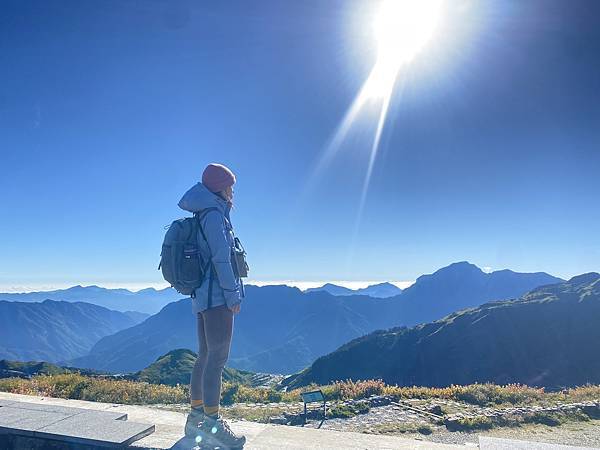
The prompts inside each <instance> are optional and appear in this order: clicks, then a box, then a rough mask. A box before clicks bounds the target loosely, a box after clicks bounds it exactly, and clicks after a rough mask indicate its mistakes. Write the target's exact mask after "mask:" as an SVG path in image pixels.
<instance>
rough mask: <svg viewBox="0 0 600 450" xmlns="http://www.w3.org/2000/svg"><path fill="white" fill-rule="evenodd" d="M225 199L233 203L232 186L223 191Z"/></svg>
mask: <svg viewBox="0 0 600 450" xmlns="http://www.w3.org/2000/svg"><path fill="white" fill-rule="evenodd" d="M224 192H225V198H226V199H227V200H229V201H230V202H231V201H233V186H229V187H228V188H227V189H225V191H224Z"/></svg>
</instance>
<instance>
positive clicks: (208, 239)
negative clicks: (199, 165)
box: [179, 164, 246, 448]
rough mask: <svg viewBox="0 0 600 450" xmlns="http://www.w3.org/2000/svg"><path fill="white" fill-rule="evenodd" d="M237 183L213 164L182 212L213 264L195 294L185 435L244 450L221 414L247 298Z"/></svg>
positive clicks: (228, 172)
mask: <svg viewBox="0 0 600 450" xmlns="http://www.w3.org/2000/svg"><path fill="white" fill-rule="evenodd" d="M235 181H236V179H235V175H234V174H233V172H232V171H231V170H230V169H228V168H227V167H225V166H223V165H221V164H209V165H208V166H206V168H205V169H204V173H203V174H202V182H201V183H197V184H196V185H194V186H193V187H192V188H191V189H189V190H188V191H187V192H186V193H185V195H184V196H183V197H182V198H181V200H180V201H179V207H180V208H182V209H184V210H186V211H190V212H193V213H195V214H196V215H197V216H198V217H199V220H200V226H201V233H199V236H198V246H199V249H200V252H201V254H202V258H203V261H211V264H210V270H207V271H206V274H205V276H204V280H203V282H202V284H201V286H200V287H198V288H197V289H195V291H194V295H192V310H193V313H194V314H195V315H196V320H197V329H198V345H199V352H198V358H197V359H196V363H195V365H194V369H193V371H192V376H191V380H190V397H191V403H192V410H191V412H190V414H189V415H188V419H187V422H186V425H185V434H186V436H188V437H196V439H197V440H201V442H202V443H203V444H205V443H206V444H208V445H211V444H214V445H216V446H224V447H229V448H241V447H243V445H244V443H245V442H246V438H245V437H244V436H236V435H235V433H234V432H233V431H232V430H231V428H230V427H229V425H228V424H227V422H225V420H224V419H223V418H222V417H221V416H220V415H219V403H220V399H221V375H222V372H223V368H224V367H225V363H226V362H227V359H228V358H229V348H230V345H231V337H232V334H233V316H234V314H237V313H239V312H240V307H241V301H242V297H243V296H244V287H243V283H242V280H241V278H240V277H239V273H237V272H238V271H237V270H236V268H235V261H232V256H231V254H232V250H233V247H234V245H235V241H234V240H235V236H234V234H233V228H232V226H231V221H230V218H229V212H230V210H231V207H232V206H233V185H234V184H235ZM209 208H210V209H209ZM202 233H203V234H202ZM198 436H199V437H198Z"/></svg>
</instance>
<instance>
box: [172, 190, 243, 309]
mask: <svg viewBox="0 0 600 450" xmlns="http://www.w3.org/2000/svg"><path fill="white" fill-rule="evenodd" d="M178 205H179V207H180V208H181V209H184V210H185V211H190V212H193V213H202V210H203V209H206V208H217V211H215V210H212V211H209V212H207V213H206V214H205V215H204V216H203V217H202V220H201V222H200V224H201V226H202V230H203V231H204V234H205V235H206V240H204V237H203V236H202V233H201V232H198V246H199V247H200V253H201V254H202V258H203V260H204V261H208V260H209V259H211V260H212V266H213V268H214V271H212V272H213V280H212V289H211V286H210V285H211V280H210V274H211V271H207V273H206V275H205V276H204V281H203V282H202V285H201V286H200V287H199V288H196V291H195V297H194V298H192V311H193V313H194V314H197V313H199V312H202V311H204V310H206V309H208V308H209V298H208V293H209V290H211V292H212V295H211V299H210V307H211V308H212V307H215V306H220V305H225V304H226V305H227V306H228V307H229V308H232V307H233V306H234V305H236V304H238V303H241V301H242V297H243V290H244V289H243V285H242V280H241V279H240V278H237V277H236V275H235V272H234V270H233V266H232V265H231V251H232V249H233V246H234V234H233V227H232V226H231V221H230V220H229V211H230V209H231V205H230V204H229V203H228V202H227V201H226V200H224V199H223V198H221V197H220V196H219V195H217V194H215V193H213V192H211V191H210V190H209V189H208V188H207V187H206V186H204V185H203V184H202V183H197V184H195V185H194V186H192V188H190V189H189V190H188V191H187V192H186V193H185V194H184V195H183V197H182V198H181V200H179V203H178ZM207 241H208V242H207Z"/></svg>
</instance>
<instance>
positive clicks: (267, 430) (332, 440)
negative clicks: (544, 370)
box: [0, 392, 584, 450]
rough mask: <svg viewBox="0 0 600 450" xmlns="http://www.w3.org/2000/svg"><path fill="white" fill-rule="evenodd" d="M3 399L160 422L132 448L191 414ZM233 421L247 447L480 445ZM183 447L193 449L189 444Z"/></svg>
mask: <svg viewBox="0 0 600 450" xmlns="http://www.w3.org/2000/svg"><path fill="white" fill-rule="evenodd" d="M3 400H5V401H11V400H14V401H20V402H30V403H33V404H43V405H48V406H50V405H53V406H57V407H61V406H62V407H65V406H66V407H72V408H84V409H87V410H93V411H105V412H111V413H113V414H114V413H116V415H119V414H127V416H128V420H131V421H132V422H141V423H152V424H154V425H155V432H154V433H153V434H151V435H149V436H146V437H144V438H142V439H140V440H138V441H136V442H134V443H133V444H132V445H131V446H130V447H127V448H131V449H132V450H141V449H157V450H164V449H171V448H172V447H173V446H174V445H175V444H176V443H177V442H178V441H179V440H180V439H181V437H182V431H183V425H184V423H185V418H186V416H185V414H182V413H178V412H172V411H163V410H158V409H156V408H149V407H147V406H130V405H118V404H111V403H98V402H86V401H81V400H64V399H58V398H47V397H46V398H44V397H36V396H29V395H19V394H8V393H4V392H0V402H2V401H3ZM231 424H232V428H233V429H234V431H235V432H237V433H241V434H244V435H246V438H247V439H248V441H247V443H246V446H245V447H244V449H245V450H288V449H289V450H307V449H311V450H313V449H314V450H376V449H377V450H404V449H414V450H426V449H431V450H438V449H440V450H441V449H463V450H468V449H470V448H476V447H474V446H462V445H447V444H435V443H432V442H428V441H417V440H411V439H404V438H401V437H396V436H377V435H372V434H363V433H354V432H343V431H333V430H323V429H321V430H317V429H312V428H301V427H290V426H285V425H269V424H260V423H254V422H246V421H237V422H232V423H231ZM182 448H183V449H186V450H189V449H187V447H182ZM479 448H480V449H481V450H538V449H539V450H575V449H577V450H584V447H571V446H564V445H553V444H541V443H535V442H524V441H515V440H509V439H498V438H491V437H483V436H482V437H480V439H479Z"/></svg>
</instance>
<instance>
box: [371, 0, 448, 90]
mask: <svg viewBox="0 0 600 450" xmlns="http://www.w3.org/2000/svg"><path fill="white" fill-rule="evenodd" d="M441 10H442V0H384V1H383V3H382V4H381V7H380V9H379V11H378V13H377V15H376V17H375V21H374V24H373V28H374V33H375V38H376V39H377V62H376V63H375V67H374V68H373V72H372V74H371V77H370V79H369V81H368V83H369V86H368V93H369V97H383V96H387V95H389V94H390V90H391V89H392V88H393V84H394V82H395V80H396V77H397V75H398V71H399V70H400V68H401V67H402V65H403V64H406V63H408V62H410V61H411V60H412V59H413V57H414V56H415V55H416V54H417V53H418V52H419V51H420V50H421V48H423V46H424V45H425V44H426V43H427V41H429V39H430V38H431V37H432V36H433V34H434V32H435V30H436V28H437V25H438V23H439V20H440V16H441Z"/></svg>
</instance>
